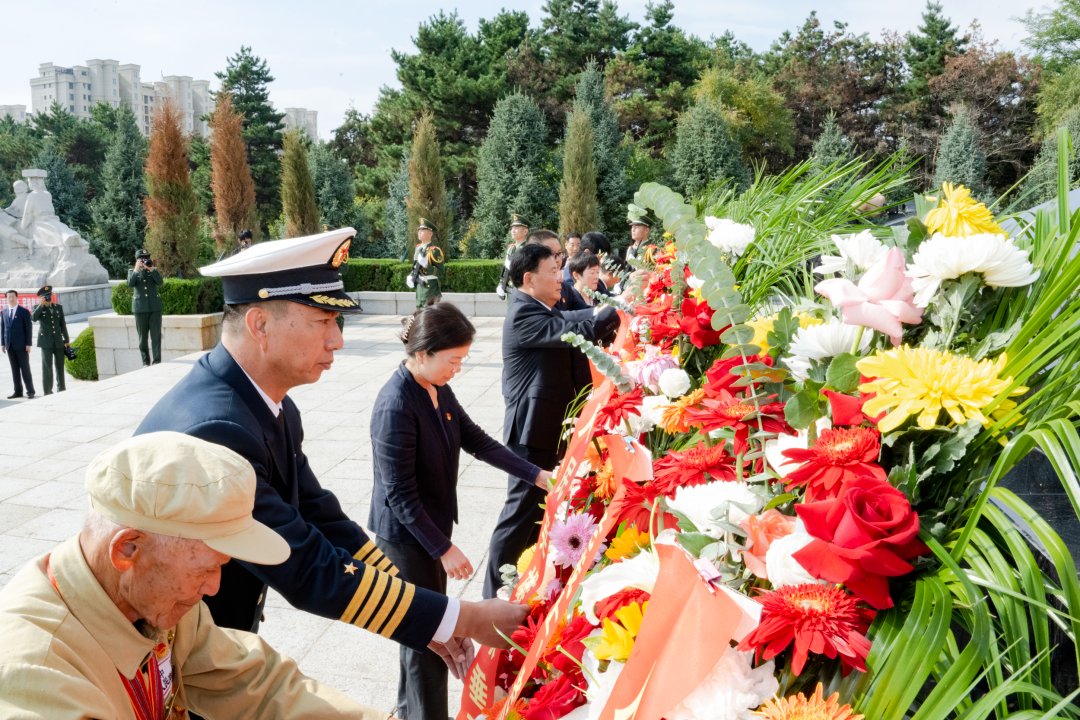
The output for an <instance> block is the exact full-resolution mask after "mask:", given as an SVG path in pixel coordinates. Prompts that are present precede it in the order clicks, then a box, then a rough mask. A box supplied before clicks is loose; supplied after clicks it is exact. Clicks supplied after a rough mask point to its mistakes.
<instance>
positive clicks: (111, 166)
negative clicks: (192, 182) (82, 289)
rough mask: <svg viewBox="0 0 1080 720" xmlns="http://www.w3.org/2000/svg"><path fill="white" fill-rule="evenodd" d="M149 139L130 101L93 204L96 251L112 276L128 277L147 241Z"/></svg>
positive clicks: (121, 111) (122, 113)
mask: <svg viewBox="0 0 1080 720" xmlns="http://www.w3.org/2000/svg"><path fill="white" fill-rule="evenodd" d="M145 160H146V140H145V139H144V138H143V136H142V133H140V132H139V126H138V124H137V123H136V120H135V114H134V113H133V112H132V111H131V109H130V108H128V107H127V106H126V105H124V106H121V107H120V108H119V112H118V113H117V125H116V130H115V131H114V133H113V139H112V145H111V147H109V149H108V151H107V152H106V153H105V165H104V166H103V167H102V169H101V193H100V194H99V195H98V196H97V197H96V198H95V199H94V202H93V203H92V204H91V214H92V216H93V220H94V229H93V233H92V234H91V235H90V237H89V238H88V241H89V243H90V252H92V253H93V254H94V255H95V256H96V257H97V259H98V260H100V261H101V264H102V265H104V266H105V269H107V270H108V271H109V275H111V276H112V277H124V276H125V274H126V272H127V270H128V269H129V268H130V267H131V263H132V261H133V259H134V257H135V253H136V251H138V250H139V249H140V248H142V246H143V245H144V243H145V235H146V215H145V214H144V213H143V201H142V198H143V195H144V193H145V192H146V184H145V179H144V174H143V163H144V162H145Z"/></svg>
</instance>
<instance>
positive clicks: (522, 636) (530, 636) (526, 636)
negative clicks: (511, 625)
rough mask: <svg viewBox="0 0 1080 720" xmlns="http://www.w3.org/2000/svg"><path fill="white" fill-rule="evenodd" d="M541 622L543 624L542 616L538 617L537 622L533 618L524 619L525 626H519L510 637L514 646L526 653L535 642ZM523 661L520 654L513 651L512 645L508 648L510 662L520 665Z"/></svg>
mask: <svg viewBox="0 0 1080 720" xmlns="http://www.w3.org/2000/svg"><path fill="white" fill-rule="evenodd" d="M542 622H544V616H543V615H541V616H540V619H539V620H537V619H536V618H534V617H527V618H525V624H524V625H519V626H518V629H517V630H515V631H514V632H513V634H512V635H510V639H511V640H513V641H514V645H517V646H518V647H519V648H521V649H522V650H524V651H525V652H528V651H529V648H531V647H532V644H533V643H534V642H535V641H536V634H537V633H538V632H539V631H540V623H542ZM524 659H525V658H524V657H523V656H522V654H521V653H519V652H518V651H517V650H516V649H514V647H513V645H512V646H511V647H510V662H512V663H515V664H517V665H520V664H521V663H522V661H523V660H524Z"/></svg>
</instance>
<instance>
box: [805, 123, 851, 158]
mask: <svg viewBox="0 0 1080 720" xmlns="http://www.w3.org/2000/svg"><path fill="white" fill-rule="evenodd" d="M813 148H814V149H813V158H814V162H815V163H817V167H816V168H815V170H816V171H817V172H821V170H823V169H825V168H827V167H829V166H830V165H832V164H834V163H840V164H843V163H845V162H847V161H848V160H850V159H851V157H852V147H851V141H850V140H848V139H847V137H845V136H844V131H843V130H841V129H840V125H839V124H838V123H837V122H836V113H833V112H831V113H829V114H828V115H826V116H825V122H824V123H822V125H821V134H820V135H818V138H817V140H815V141H814V145H813Z"/></svg>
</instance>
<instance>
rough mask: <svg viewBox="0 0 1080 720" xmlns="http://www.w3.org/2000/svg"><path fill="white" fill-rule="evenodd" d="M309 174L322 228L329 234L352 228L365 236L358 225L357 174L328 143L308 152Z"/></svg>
mask: <svg viewBox="0 0 1080 720" xmlns="http://www.w3.org/2000/svg"><path fill="white" fill-rule="evenodd" d="M308 170H309V171H310V172H311V182H312V185H314V186H315V204H316V205H318V206H319V226H320V227H326V228H327V229H328V230H336V229H337V228H343V227H349V226H352V228H353V229H354V230H356V231H357V233H356V234H357V236H361V232H360V230H361V228H360V227H359V225H357V223H356V220H355V218H356V214H357V211H356V208H355V204H354V200H355V199H356V194H355V193H354V192H353V174H352V172H351V171H350V170H349V166H348V165H346V163H345V160H344V159H343V158H339V157H338V156H337V155H335V154H334V151H333V150H331V149H330V146H329V145H328V144H327V143H322V142H320V143H316V144H315V146H314V147H312V148H311V150H309V151H308Z"/></svg>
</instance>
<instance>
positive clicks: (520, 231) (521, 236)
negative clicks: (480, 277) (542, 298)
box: [495, 215, 529, 305]
mask: <svg viewBox="0 0 1080 720" xmlns="http://www.w3.org/2000/svg"><path fill="white" fill-rule="evenodd" d="M528 236H529V223H527V222H525V218H523V217H521V216H520V215H511V216H510V237H511V239H512V240H513V242H511V243H510V245H509V246H508V247H507V248H506V261H505V262H503V268H502V274H501V275H500V276H499V284H498V286H497V287H496V288H495V294H496V295H498V296H499V298H500V299H503V300H506V304H507V305H509V304H510V258H512V257H514V253H516V252H517V251H518V250H520V249H521V246H522V245H524V244H525V238H527V237H528Z"/></svg>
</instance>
